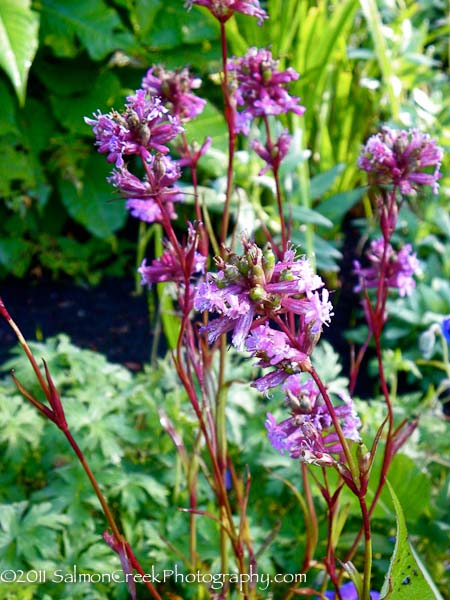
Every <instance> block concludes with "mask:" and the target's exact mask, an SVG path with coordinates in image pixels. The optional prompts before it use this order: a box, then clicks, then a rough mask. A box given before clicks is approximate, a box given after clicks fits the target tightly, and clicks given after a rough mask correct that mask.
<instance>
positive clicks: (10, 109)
mask: <svg viewBox="0 0 450 600" xmlns="http://www.w3.org/2000/svg"><path fill="white" fill-rule="evenodd" d="M0 103H1V107H2V110H1V111H0V136H3V135H7V134H14V135H17V122H16V102H15V98H14V95H13V93H12V90H11V88H10V87H9V85H8V84H7V83H6V81H5V80H4V79H3V78H0Z"/></svg>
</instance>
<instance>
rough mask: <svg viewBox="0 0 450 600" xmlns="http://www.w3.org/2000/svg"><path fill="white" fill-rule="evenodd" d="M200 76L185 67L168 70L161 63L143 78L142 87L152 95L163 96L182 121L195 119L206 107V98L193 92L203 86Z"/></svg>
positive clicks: (169, 107) (167, 105)
mask: <svg viewBox="0 0 450 600" xmlns="http://www.w3.org/2000/svg"><path fill="white" fill-rule="evenodd" d="M201 83H202V80H201V79H200V78H199V77H192V76H191V75H190V73H189V70H188V69H187V68H186V67H185V68H183V69H177V70H175V71H168V70H166V69H165V68H164V67H162V66H161V65H158V66H155V67H152V68H151V69H149V70H148V71H147V74H146V75H145V77H144V78H143V80H142V89H144V90H145V91H146V92H148V93H149V94H150V95H151V96H152V97H155V96H156V97H158V98H161V101H162V103H163V105H164V106H165V108H166V109H167V110H168V111H169V113H170V114H171V115H172V116H173V117H175V118H177V119H179V120H180V121H190V120H191V119H195V117H197V116H198V115H199V114H200V113H201V112H202V111H203V109H204V108H205V104H206V100H203V98H199V97H198V96H196V95H195V94H193V93H192V90H196V89H198V88H199V87H200V86H201Z"/></svg>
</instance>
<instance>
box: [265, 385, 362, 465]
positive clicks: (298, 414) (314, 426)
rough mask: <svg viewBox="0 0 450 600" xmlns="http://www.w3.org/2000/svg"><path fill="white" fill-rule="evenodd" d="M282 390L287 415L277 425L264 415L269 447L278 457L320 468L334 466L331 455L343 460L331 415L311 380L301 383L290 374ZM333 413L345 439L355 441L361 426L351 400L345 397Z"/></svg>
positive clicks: (268, 415) (358, 439)
mask: <svg viewBox="0 0 450 600" xmlns="http://www.w3.org/2000/svg"><path fill="white" fill-rule="evenodd" d="M282 389H283V391H284V393H285V394H286V404H287V405H288V406H289V407H290V410H291V415H290V417H288V418H287V419H285V420H284V421H281V422H280V423H277V422H276V420H275V418H274V416H273V415H271V414H270V413H268V414H267V421H266V428H267V432H268V436H269V440H270V442H271V444H272V446H273V447H274V448H276V449H277V450H279V451H280V452H281V454H283V453H284V452H287V453H288V454H289V456H291V458H298V459H300V460H302V461H304V462H307V463H313V464H317V465H321V466H332V465H334V464H335V463H336V459H335V458H334V457H333V454H337V455H338V457H339V459H340V460H344V455H343V448H342V445H341V443H340V441H339V438H338V436H337V434H336V431H335V430H334V428H333V420H332V418H331V414H330V412H329V410H328V408H327V406H326V404H325V402H324V400H323V398H322V396H321V394H320V392H319V390H318V388H317V386H316V384H315V383H314V382H313V381H312V380H311V379H309V380H307V381H306V382H303V380H302V376H301V375H300V374H294V375H290V376H289V377H288V378H287V379H286V381H285V383H284V385H283V386H282ZM334 412H335V415H336V417H337V418H338V419H339V421H340V423H341V427H342V430H343V433H344V436H345V438H346V439H348V440H352V441H354V442H359V441H360V436H359V433H358V429H359V427H360V426H361V423H360V420H359V417H358V416H357V414H356V412H355V410H354V408H353V405H352V401H351V399H350V398H345V402H344V404H343V405H341V406H336V407H334Z"/></svg>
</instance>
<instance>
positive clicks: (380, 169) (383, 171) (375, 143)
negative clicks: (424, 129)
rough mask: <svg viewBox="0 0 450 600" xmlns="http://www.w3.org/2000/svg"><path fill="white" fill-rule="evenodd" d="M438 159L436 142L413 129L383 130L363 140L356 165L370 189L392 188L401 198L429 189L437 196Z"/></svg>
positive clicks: (386, 128)
mask: <svg viewBox="0 0 450 600" xmlns="http://www.w3.org/2000/svg"><path fill="white" fill-rule="evenodd" d="M442 156H443V153H442V150H441V148H439V147H438V146H437V144H436V141H435V140H433V139H431V138H430V136H429V135H427V134H425V133H420V132H419V131H417V129H410V130H409V131H404V130H396V129H391V128H389V127H383V128H382V130H381V131H380V132H379V133H377V134H376V135H373V136H372V137H370V138H369V139H368V140H367V142H366V145H365V146H364V148H363V150H362V152H361V155H360V158H359V161H358V164H359V167H360V168H361V169H363V170H364V171H367V172H368V173H369V182H370V183H371V184H373V185H393V186H395V187H396V188H398V189H399V190H400V192H401V193H402V194H411V193H413V192H414V190H416V189H417V188H418V186H422V185H429V186H431V187H432V189H433V192H434V193H435V194H437V192H438V188H439V185H438V179H439V178H440V177H441V176H442V175H441V173H440V171H439V169H440V166H441V161H442Z"/></svg>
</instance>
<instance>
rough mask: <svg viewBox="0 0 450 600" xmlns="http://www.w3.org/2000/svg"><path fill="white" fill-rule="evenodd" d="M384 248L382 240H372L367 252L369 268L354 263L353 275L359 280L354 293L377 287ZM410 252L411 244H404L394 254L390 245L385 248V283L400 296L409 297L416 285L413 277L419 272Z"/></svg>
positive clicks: (416, 261) (417, 262)
mask: <svg viewBox="0 0 450 600" xmlns="http://www.w3.org/2000/svg"><path fill="white" fill-rule="evenodd" d="M384 248H385V241H384V239H383V238H380V239H378V240H374V241H373V242H372V243H371V244H370V250H369V251H368V252H367V258H368V259H369V262H370V267H367V268H362V267H361V264H360V263H359V261H355V262H354V270H355V274H356V275H357V276H358V278H359V283H358V285H357V286H356V287H355V292H360V291H361V290H364V289H368V288H377V287H378V282H379V279H380V276H381V272H382V264H383V252H384ZM411 250H412V246H411V244H406V245H405V246H403V248H402V249H401V250H399V252H395V250H394V249H393V248H392V246H391V245H390V244H388V245H387V247H386V254H385V266H384V269H383V273H384V277H385V281H386V283H387V285H388V287H391V288H397V289H398V291H399V294H400V296H410V295H411V294H412V292H413V290H414V287H415V285H416V282H415V281H414V279H413V275H414V274H416V273H418V271H419V261H418V260H417V257H416V254H415V253H414V254H412V253H411Z"/></svg>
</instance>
